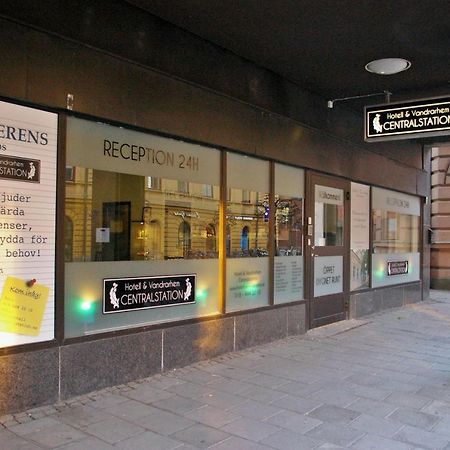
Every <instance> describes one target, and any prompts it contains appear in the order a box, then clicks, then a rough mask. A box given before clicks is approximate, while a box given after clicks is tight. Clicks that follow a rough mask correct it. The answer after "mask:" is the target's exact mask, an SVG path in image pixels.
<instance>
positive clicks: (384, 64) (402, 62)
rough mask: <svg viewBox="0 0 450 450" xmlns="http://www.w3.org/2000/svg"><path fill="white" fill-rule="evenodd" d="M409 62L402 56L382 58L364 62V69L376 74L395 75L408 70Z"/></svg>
mask: <svg viewBox="0 0 450 450" xmlns="http://www.w3.org/2000/svg"><path fill="white" fill-rule="evenodd" d="M410 67H411V63H410V62H409V61H407V60H406V59H403V58H384V59H377V60H375V61H371V62H370V63H367V64H366V70H367V71H368V72H371V73H376V74H378V75H395V74H396V73H399V72H403V71H404V70H408V69H409V68H410Z"/></svg>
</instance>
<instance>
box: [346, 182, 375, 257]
mask: <svg viewBox="0 0 450 450" xmlns="http://www.w3.org/2000/svg"><path fill="white" fill-rule="evenodd" d="M369 193H370V188H369V186H365V185H364V184H358V183H352V184H351V202H352V214H351V239H350V240H351V244H350V248H351V249H352V250H366V249H368V248H369V231H370V230H369V228H370V227H369V218H370V211H369Z"/></svg>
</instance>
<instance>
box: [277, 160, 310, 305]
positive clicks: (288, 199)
mask: <svg viewBox="0 0 450 450" xmlns="http://www.w3.org/2000/svg"><path fill="white" fill-rule="evenodd" d="M303 198H304V171H303V170H302V169H296V168H293V167H289V166H285V165H282V164H276V165H275V262H274V302H275V303H283V302H292V301H295V300H300V299H302V298H303Z"/></svg>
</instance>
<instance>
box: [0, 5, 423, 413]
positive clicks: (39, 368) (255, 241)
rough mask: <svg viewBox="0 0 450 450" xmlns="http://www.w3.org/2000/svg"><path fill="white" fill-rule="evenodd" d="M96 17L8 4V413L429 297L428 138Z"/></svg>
mask: <svg viewBox="0 0 450 450" xmlns="http://www.w3.org/2000/svg"><path fill="white" fill-rule="evenodd" d="M36 7H37V6H36ZM94 9H95V10H94ZM94 9H92V8H91V9H89V8H87V9H83V10H82V12H83V14H81V13H80V15H79V16H77V15H75V16H74V17H73V21H72V22H71V23H70V24H68V26H67V27H66V28H65V29H64V31H61V26H60V24H61V22H60V21H61V19H62V17H64V14H63V13H62V12H60V11H58V10H56V11H54V12H52V13H51V15H50V16H51V17H49V18H48V19H45V18H43V16H42V15H37V14H35V13H36V11H33V10H26V11H25V10H20V8H19V9H18V10H17V11H15V12H13V11H10V10H7V8H3V9H2V7H0V23H1V28H0V34H1V39H0V48H1V51H2V55H3V75H2V77H0V95H1V96H2V101H1V104H0V109H1V111H2V114H1V123H0V148H1V153H0V158H1V167H0V183H1V186H2V187H1V188H0V203H1V205H0V206H1V208H2V212H1V218H0V224H1V227H0V233H1V234H0V241H1V242H0V244H1V246H0V251H1V253H2V254H1V260H2V263H1V264H2V265H1V267H0V269H1V270H0V283H1V284H0V289H1V290H2V294H1V295H2V297H1V299H0V374H1V375H2V376H1V381H0V413H5V412H12V411H17V410H20V409H24V408H26V407H31V406H34V405H40V404H44V403H49V402H54V401H56V400H58V399H66V398H69V397H72V396H76V395H80V394H83V393H86V392H89V391H92V390H94V389H99V388H102V387H106V386H110V385H113V384H118V383H124V382H128V381H131V380H134V379H138V378H142V377H145V376H148V375H150V374H154V373H157V372H160V371H162V370H170V369H172V368H175V367H180V366H183V365H186V364H189V363H192V362H194V361H197V360H200V359H205V358H210V357H213V356H216V355H219V354H221V353H225V352H229V351H234V350H239V349H243V348H247V347H250V346H252V345H257V344H260V343H264V342H269V341H272V340H275V339H280V338H283V337H286V336H289V335H295V334H302V333H305V332H306V331H307V330H308V329H310V328H312V327H316V326H321V325H324V324H327V323H331V322H334V321H337V320H343V319H348V318H357V317H361V316H364V315H367V314H371V313H373V312H376V311H380V310H382V309H384V308H389V307H395V306H402V305H405V304H408V303H412V302H417V301H420V300H422V299H423V298H427V296H428V285H429V267H430V263H429V246H428V229H429V211H428V209H429V208H428V201H427V199H428V197H429V180H430V173H429V169H428V167H429V162H430V150H429V149H428V148H427V147H426V146H423V145H422V144H421V143H418V142H415V141H398V142H396V143H373V144H367V143H364V141H363V137H362V136H363V131H362V130H363V118H362V115H361V116H359V115H358V114H355V113H354V112H352V111H350V110H347V109H345V108H339V109H334V110H329V109H327V108H326V101H325V100H324V99H322V98H319V97H317V96H315V95H314V94H312V93H309V92H307V91H305V90H303V89H302V88H301V87H299V86H297V85H295V84H293V83H291V82H289V81H288V80H285V79H283V78H281V77H279V76H277V75H276V74H274V73H271V72H269V71H267V70H265V69H262V68H260V67H258V66H255V65H253V64H251V63H250V62H248V61H246V60H243V59H241V58H239V57H238V56H236V55H234V54H231V53H229V52H227V51H225V50H223V49H220V48H218V47H215V46H214V45H212V44H210V43H207V42H204V41H202V40H200V39H199V38H196V37H195V36H193V35H190V34H188V33H185V32H182V31H181V30H179V29H177V28H175V27H172V26H170V25H169V24H166V23H164V22H162V21H160V20H157V19H156V18H154V17H153V16H151V15H149V14H146V13H144V12H143V11H140V10H138V9H137V8H133V7H131V6H129V5H127V4H126V2H123V3H122V2H106V1H105V2H103V1H99V2H97V3H96V6H95V8H94ZM58 14H59V15H58ZM55 19H58V20H55ZM140 29H145V30H146V33H147V34H142V33H140V32H139V30H140ZM118 30H120V32H119V31H118ZM30 299H33V300H34V303H32V304H31V305H30V304H29V301H30ZM17 380H20V383H17Z"/></svg>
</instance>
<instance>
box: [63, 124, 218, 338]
mask: <svg viewBox="0 0 450 450" xmlns="http://www.w3.org/2000/svg"><path fill="white" fill-rule="evenodd" d="M67 164H68V166H71V167H74V168H76V172H75V173H76V177H75V181H74V182H68V183H66V211H65V214H66V217H67V219H66V241H65V245H66V247H65V254H66V259H67V262H66V265H65V295H64V302H65V303H64V309H65V336H66V337H75V336H81V335H86V334H92V333H99V332H105V331H111V330H116V329H125V328H131V327H136V326H142V325H147V324H152V323H160V322H167V321H171V320H180V319H186V318H194V317H202V316H208V315H211V314H217V313H218V310H219V308H218V307H219V289H218V283H217V279H218V276H219V260H218V253H217V252H218V242H217V239H218V233H217V230H218V229H219V193H220V189H219V187H218V186H219V180H220V152H218V151H217V150H214V149H211V148H206V147H202V146H199V145H194V144H188V143H185V142H182V141H179V140H174V139H168V138H162V137H159V136H154V135H151V134H147V133H141V132H137V131H133V130H128V129H126V128H118V127H114V126H110V125H106V124H103V123H95V122H91V121H86V120H82V119H77V118H73V117H71V118H68V121H67ZM205 194H211V195H205ZM69 260H71V261H70V262H69ZM167 279H169V280H167ZM151 280H153V281H151ZM164 280H167V281H164ZM116 281H117V282H116ZM106 282H108V283H110V284H111V286H110V285H108V286H106V284H105V283H106ZM114 282H115V284H116V287H115V288H114ZM153 282H154V284H152V285H151V287H150V283H153ZM128 283H129V284H128ZM172 288H173V289H172ZM114 289H115V290H114ZM177 300H181V301H177ZM116 304H118V305H119V306H117V305H116ZM155 306H158V307H155ZM168 306H170V307H168ZM108 308H109V309H108ZM117 308H119V309H118V311H119V312H120V314H114V312H117Z"/></svg>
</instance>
